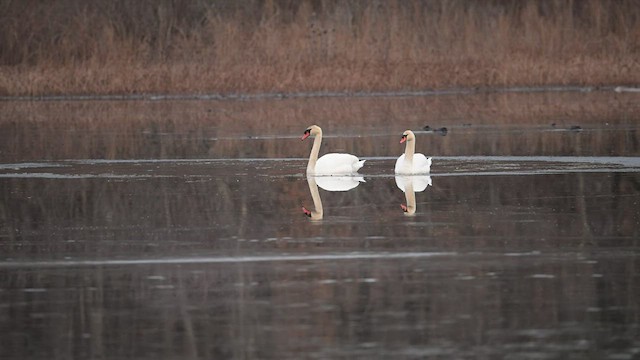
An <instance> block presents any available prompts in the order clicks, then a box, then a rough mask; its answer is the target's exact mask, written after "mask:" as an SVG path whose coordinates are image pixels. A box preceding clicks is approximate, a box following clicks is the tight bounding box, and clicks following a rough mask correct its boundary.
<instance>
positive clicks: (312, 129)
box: [300, 125, 322, 140]
mask: <svg viewBox="0 0 640 360" xmlns="http://www.w3.org/2000/svg"><path fill="white" fill-rule="evenodd" d="M311 135H313V136H318V135H322V129H320V126H318V125H311V126H309V127H308V128H307V129H306V130H305V131H304V134H303V135H302V137H301V138H300V140H304V139H306V138H308V137H309V136H311Z"/></svg>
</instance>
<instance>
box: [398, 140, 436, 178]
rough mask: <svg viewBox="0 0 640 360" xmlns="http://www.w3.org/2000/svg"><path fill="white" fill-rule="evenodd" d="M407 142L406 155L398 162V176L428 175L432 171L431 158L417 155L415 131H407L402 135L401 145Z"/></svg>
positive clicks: (401, 156)
mask: <svg viewBox="0 0 640 360" xmlns="http://www.w3.org/2000/svg"><path fill="white" fill-rule="evenodd" d="M403 142H406V143H407V144H406V146H405V148H404V154H402V155H400V157H399V158H398V160H396V168H395V172H396V174H428V173H429V172H430V171H431V158H427V157H426V156H424V155H423V154H420V153H417V154H416V153H415V151H416V136H415V135H414V134H413V131H411V130H407V131H405V132H403V133H402V138H401V139H400V143H401V144H402V143H403Z"/></svg>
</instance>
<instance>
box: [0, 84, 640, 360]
mask: <svg viewBox="0 0 640 360" xmlns="http://www.w3.org/2000/svg"><path fill="white" fill-rule="evenodd" d="M638 100H639V99H638V94H633V93H612V92H589V93H584V92H577V93H571V92H567V93H561V94H558V93H545V92H534V93H493V94H449V95H444V96H408V97H403V96H393V97H388V98H387V97H375V98H367V97H357V98H348V97H345V98H341V97H335V98H310V99H304V98H294V99H271V98H269V99H249V100H237V99H236V100H216V99H206V100H185V99H174V100H170V99H169V100H167V99H165V100H162V101H146V100H140V101H106V100H105V101H33V102H28V101H15V102H12V101H5V102H0V113H1V114H2V117H0V330H1V331H2V334H3V336H2V337H0V358H2V359H22V358H31V359H68V358H103V359H122V358H126V359H129V358H131V359H132V358H136V359H157V358H193V359H196V358H269V359H299V358H318V359H329V358H407V359H414V358H421V359H422V358H460V359H476V358H505V359H515V358H517V359H585V358H591V359H634V358H638V357H639V356H640V302H639V301H638V299H639V298H640V271H639V270H638V269H640V210H639V209H640V138H639V136H638V135H639V131H640V111H639V110H640V106H639V105H638V104H640V102H639V101H638ZM314 123H317V124H318V125H320V126H322V128H323V130H324V133H325V137H324V141H323V144H322V149H321V153H327V152H348V153H353V154H356V155H358V156H360V157H361V158H363V159H366V160H367V162H366V163H365V167H364V168H362V169H361V171H360V173H361V177H362V181H358V180H357V179H356V178H353V177H352V178H340V179H336V178H308V177H307V176H306V174H305V169H306V161H307V160H306V159H307V156H308V155H309V151H310V148H311V144H310V141H309V140H305V141H300V136H301V135H302V132H303V131H304V129H305V128H306V127H307V126H308V125H311V124H314ZM427 125H429V126H430V128H441V127H446V128H447V129H448V131H447V132H446V135H443V133H442V132H434V131H428V130H425V127H426V126H427ZM406 129H412V130H414V131H415V133H416V138H417V144H416V147H417V151H419V152H422V153H425V154H426V155H428V156H432V157H433V165H432V167H431V173H430V174H428V175H426V174H425V175H416V176H411V177H409V178H404V179H400V178H396V177H395V176H394V174H393V167H394V163H395V159H396V158H397V156H399V155H400V154H401V153H402V151H403V149H404V145H403V144H399V140H400V135H401V134H402V132H403V131H404V130H406ZM337 183H339V185H340V186H342V187H343V191H332V190H335V186H336V184H337ZM409 183H410V184H411V186H410V187H408V184H409ZM400 184H403V186H402V187H403V189H404V190H405V191H406V192H405V191H403V190H401V189H400V186H399V185H400ZM346 188H349V189H348V190H345V189H346ZM410 190H413V191H410ZM303 208H304V209H305V210H306V211H305V210H303ZM307 212H308V213H313V215H312V216H311V217H309V216H308V215H307V214H308V213H307ZM319 214H321V216H319Z"/></svg>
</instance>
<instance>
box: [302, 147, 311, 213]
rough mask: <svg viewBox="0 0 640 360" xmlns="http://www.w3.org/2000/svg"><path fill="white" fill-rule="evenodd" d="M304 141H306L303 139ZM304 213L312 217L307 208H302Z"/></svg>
mask: <svg viewBox="0 0 640 360" xmlns="http://www.w3.org/2000/svg"><path fill="white" fill-rule="evenodd" d="M303 140H304V139H303ZM302 212H303V213H304V214H305V215H307V216H308V217H311V211H309V210H307V208H306V207H304V206H303V207H302Z"/></svg>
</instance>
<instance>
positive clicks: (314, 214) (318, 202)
mask: <svg viewBox="0 0 640 360" xmlns="http://www.w3.org/2000/svg"><path fill="white" fill-rule="evenodd" d="M361 182H365V181H364V178H363V177H362V176H313V175H307V183H308V184H309V192H311V198H312V199H313V207H314V210H313V211H310V210H308V209H307V208H305V207H304V206H303V207H302V211H303V212H304V213H305V214H306V215H307V216H308V217H310V218H311V220H322V217H323V215H324V212H323V210H322V199H320V192H319V191H318V187H320V188H321V189H323V190H326V191H349V190H351V189H354V188H356V187H357V186H358V185H360V183H361Z"/></svg>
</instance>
